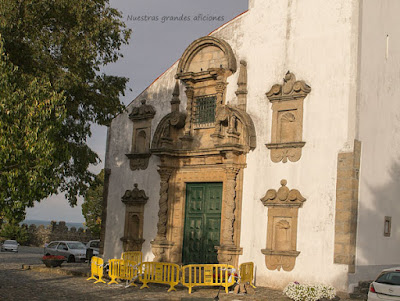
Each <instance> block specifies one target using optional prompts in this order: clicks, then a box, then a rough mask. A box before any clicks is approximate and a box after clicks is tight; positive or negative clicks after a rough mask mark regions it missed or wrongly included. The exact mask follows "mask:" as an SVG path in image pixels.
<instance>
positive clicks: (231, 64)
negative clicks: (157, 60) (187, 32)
mask: <svg viewBox="0 0 400 301" xmlns="http://www.w3.org/2000/svg"><path fill="white" fill-rule="evenodd" d="M209 46H215V47H217V48H219V49H220V50H221V51H222V52H223V53H224V55H225V57H226V59H227V62H228V66H227V68H226V69H229V70H230V71H231V72H232V73H235V72H236V68H237V66H236V58H235V55H234V53H233V50H232V48H231V46H230V45H229V44H228V43H227V42H225V41H224V40H222V39H218V38H215V37H211V36H206V37H202V38H199V39H197V40H195V41H194V42H192V43H191V44H190V45H189V46H188V47H187V48H186V50H185V51H184V52H183V54H182V56H181V59H180V60H179V64H178V73H185V72H188V70H189V66H190V63H191V61H192V59H193V58H194V57H195V56H196V54H197V53H198V52H199V51H200V50H202V49H204V48H205V47H209Z"/></svg>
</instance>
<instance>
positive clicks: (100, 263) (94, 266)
mask: <svg viewBox="0 0 400 301" xmlns="http://www.w3.org/2000/svg"><path fill="white" fill-rule="evenodd" d="M103 267H104V260H103V258H100V257H97V256H93V257H92V259H91V262H90V273H91V275H90V277H89V278H88V279H86V280H92V279H93V280H96V281H95V282H94V283H98V282H102V283H106V282H105V281H104V280H103V279H102V277H103ZM96 276H97V277H98V278H96Z"/></svg>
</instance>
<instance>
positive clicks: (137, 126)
mask: <svg viewBox="0 0 400 301" xmlns="http://www.w3.org/2000/svg"><path fill="white" fill-rule="evenodd" d="M155 114H156V111H155V109H154V107H153V106H151V105H147V104H146V100H145V99H143V100H142V101H141V106H140V107H134V108H133V109H132V112H131V113H130V114H129V119H130V120H132V121H133V133H132V150H131V153H129V154H126V156H127V157H128V159H129V166H130V168H131V170H145V169H146V168H147V167H148V165H149V159H150V156H151V153H150V136H151V120H152V119H153V117H154V115H155Z"/></svg>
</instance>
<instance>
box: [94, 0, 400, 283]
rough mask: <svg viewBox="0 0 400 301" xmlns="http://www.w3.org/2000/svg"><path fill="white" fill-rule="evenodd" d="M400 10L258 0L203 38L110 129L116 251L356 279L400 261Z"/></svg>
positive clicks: (305, 277)
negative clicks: (251, 264)
mask: <svg viewBox="0 0 400 301" xmlns="http://www.w3.org/2000/svg"><path fill="white" fill-rule="evenodd" d="M399 14H400V1H398V0H385V1H381V0H379V1H378V0H363V1H356V0H350V1H349V0H330V1H321V0H250V2H249V10H248V11H247V12H245V13H243V14H242V15H240V16H238V17H237V18H235V19H233V20H232V21H230V22H228V23H227V24H225V25H224V26H222V27H220V28H219V29H217V30H215V31H214V32H212V33H211V34H210V35H209V36H206V37H202V38H199V39H197V40H195V41H193V42H192V43H191V44H190V45H188V47H187V49H186V50H185V51H184V53H183V54H182V56H181V58H180V60H179V61H178V62H177V63H175V64H174V65H173V66H172V67H171V68H169V69H168V70H167V71H166V72H165V73H164V74H162V75H161V76H160V77H159V78H158V79H157V80H156V81H155V82H154V83H153V84H152V85H150V86H149V87H148V88H147V89H146V90H145V91H143V92H142V93H141V94H140V95H139V96H138V97H137V98H136V99H135V100H134V101H133V102H132V103H131V104H130V105H129V106H128V111H127V113H124V114H121V115H119V116H117V117H116V118H115V119H114V120H113V121H112V123H111V126H110V128H109V130H108V139H107V151H106V161H105V169H106V178H105V214H104V218H103V226H104V227H103V231H102V240H103V241H104V248H103V251H104V257H105V258H106V259H109V258H118V257H119V256H120V254H121V252H123V251H129V250H141V251H142V252H143V259H144V260H145V261H152V260H154V261H163V262H173V263H178V264H188V263H217V262H219V263H229V264H233V265H235V266H238V264H240V263H242V262H248V261H252V262H254V264H255V266H256V279H257V285H263V286H270V287H276V288H282V287H284V286H286V285H287V284H288V283H289V282H291V281H299V282H308V283H326V284H330V285H333V286H334V287H335V288H336V289H338V290H340V291H347V290H348V289H349V287H351V286H352V285H353V284H354V283H356V282H357V281H359V280H369V279H372V278H373V277H374V276H376V273H377V272H379V271H380V269H382V268H384V267H388V266H394V265H400V205H399V197H400V185H399V184H398V178H399V175H400V161H399V160H400V158H399V157H400V154H399V150H400V101H399V100H400V29H399V28H400V27H399V26H398V15H399ZM149 59H150V58H149Z"/></svg>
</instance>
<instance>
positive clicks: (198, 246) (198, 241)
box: [182, 183, 222, 264]
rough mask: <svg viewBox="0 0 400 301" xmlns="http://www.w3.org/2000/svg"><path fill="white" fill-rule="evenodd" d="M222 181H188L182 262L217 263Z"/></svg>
mask: <svg viewBox="0 0 400 301" xmlns="http://www.w3.org/2000/svg"><path fill="white" fill-rule="evenodd" d="M221 204H222V183H187V184H186V210H185V226H184V238H183V253H182V262H183V264H191V263H218V259H217V250H215V248H214V247H215V246H219V244H220V240H219V238H220V230H221Z"/></svg>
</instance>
